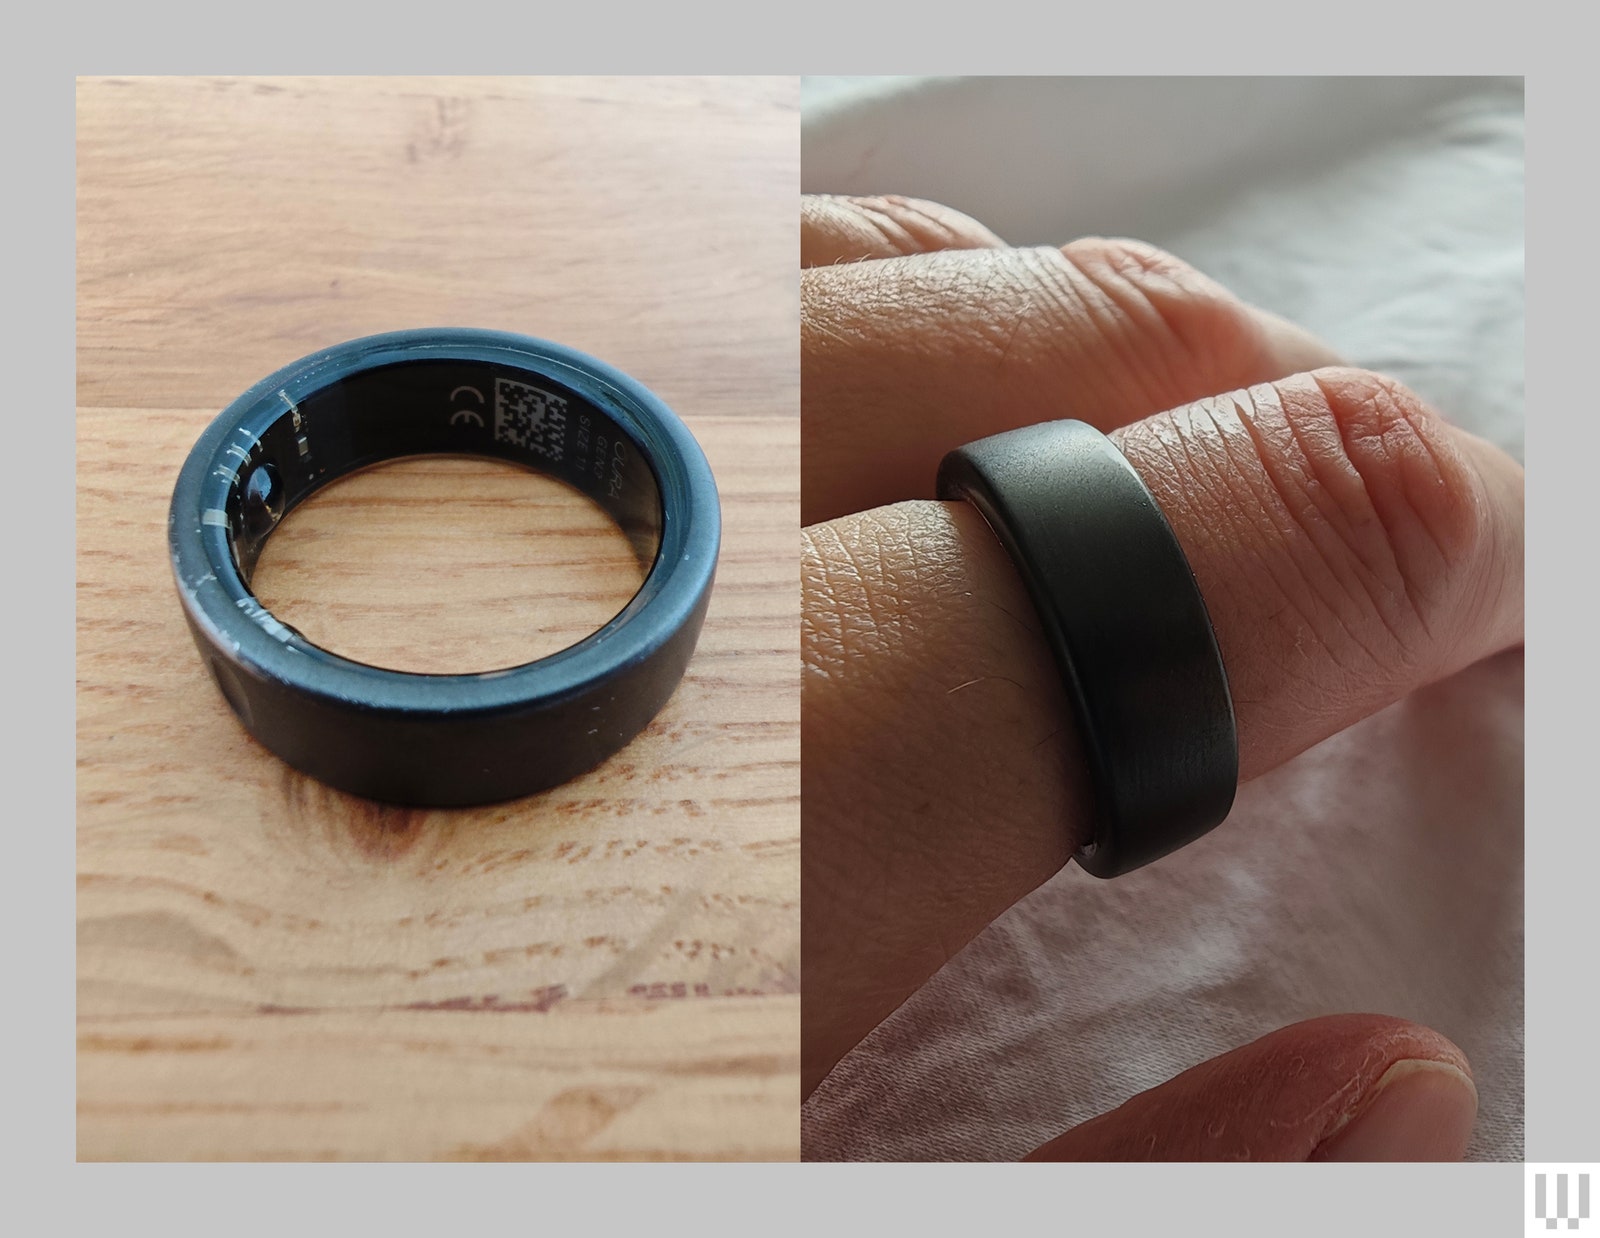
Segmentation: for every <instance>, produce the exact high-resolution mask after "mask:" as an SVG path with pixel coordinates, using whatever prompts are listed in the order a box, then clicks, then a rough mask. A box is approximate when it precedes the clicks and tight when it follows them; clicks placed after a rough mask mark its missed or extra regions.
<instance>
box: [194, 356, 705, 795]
mask: <svg viewBox="0 0 1600 1238" xmlns="http://www.w3.org/2000/svg"><path fill="white" fill-rule="evenodd" d="M440 453H448V454H467V455H487V456H493V457H497V458H500V459H507V460H512V461H516V462H519V463H522V464H525V465H528V466H529V467H532V468H536V469H539V470H540V471H543V472H546V473H549V474H550V475H552V476H555V477H558V478H561V479H562V480H565V481H567V482H569V483H571V484H573V485H575V486H577V487H578V488H579V489H581V490H583V491H584V492H585V493H587V494H588V495H589V496H590V497H591V498H593V499H594V500H595V501H596V502H597V503H599V504H600V505H601V506H602V507H603V508H605V509H606V510H607V512H608V513H609V514H610V515H611V516H612V518H613V519H615V520H616V521H617V522H618V524H619V525H620V526H621V527H622V529H623V531H624V532H625V533H626V534H627V535H628V537H629V540H630V541H631V542H632V544H633V546H634V550H635V553H636V554H637V555H638V557H639V559H640V563H641V565H642V566H643V568H644V569H645V572H646V575H645V580H644V583H643V585H641V586H640V589H639V591H638V593H637V594H635V595H634V597H633V598H632V600H630V601H629V603H628V605H627V606H626V607H624V608H623V610H622V611H621V612H619V613H618V614H617V615H616V616H615V617H614V618H612V619H611V620H610V621H609V622H608V623H606V624H605V626H604V627H602V628H601V629H600V630H599V631H598V632H595V633H594V634H593V635H591V636H589V637H587V638H586V639H584V640H582V641H580V642H578V643H577V644H576V645H573V646H571V647H570V648H567V649H563V650H561V651H560V652H558V653H555V654H552V655H550V656H549V657H546V658H540V659H539V660H537V661H534V662H530V663H526V664H524V665H522V666H515V667H508V668H504V669H500V670H492V671H488V672H486V673H482V674H468V675H423V674H407V673H402V672H398V671H391V670H384V669H380V668H378V667H373V666H367V665H365V664H363V663H360V662H355V661H352V660H350V659H348V658H342V657H340V656H338V655H337V654H334V653H331V652H329V651H328V650H326V649H322V648H320V647H318V646H317V645H314V644H312V643H311V642H310V641H308V640H306V639H305V638H304V637H303V636H301V635H300V634H299V633H298V632H296V631H294V630H293V629H292V628H290V627H288V626H287V625H285V624H283V623H282V622H280V621H279V620H277V619H276V618H274V617H273V616H272V614H271V613H270V612H268V611H267V610H265V609H264V608H263V607H262V606H261V604H260V603H259V602H258V601H257V600H256V598H255V596H254V595H253V594H252V593H251V592H250V586H249V580H250V575H251V573H252V572H253V570H254V567H255V563H256V559H257V557H258V556H259V554H260V552H261V548H262V546H263V544H264V543H265V541H266V539H267V537H268V536H269V535H270V534H271V532H272V530H273V528H275V527H276V526H277V524H278V522H279V521H280V520H281V519H282V518H283V517H284V516H285V515H286V514H287V513H288V512H289V511H290V510H292V509H293V507H294V506H295V504H296V503H298V502H300V501H302V500H303V499H305V498H306V497H307V496H309V495H310V494H312V493H314V492H315V491H316V490H318V489H319V488H320V487H321V486H323V485H325V484H327V483H328V482H330V481H332V480H333V479H334V478H336V477H338V476H341V475H343V474H345V473H349V472H351V471H353V470H355V469H358V468H362V467H365V466H367V465H370V464H375V463H378V462H381V461H383V460H387V459H391V458H395V457H398V456H405V455H416V454H440ZM720 536H721V514H720V508H719V506H718V501H717V490H716V484H715V482H714V481H713V480H712V476H711V470H710V468H709V466H708V465H707V463H706V459H705V456H704V454H703V453H702V452H701V450H700V448H699V445H698V444H697V443H696V442H695V440H694V438H693V437H692V436H691V435H690V433H689V431H688V430H687V429H686V428H685V427H684V425H683V423H682V422H680V421H679V420H678V418H677V417H676V416H674V415H673V413H672V412H671V411H670V410H669V409H668V408H667V407H666V405H664V404H663V403H662V402H661V401H660V400H659V399H657V398H656V397H655V396H654V395H652V394H651V393H650V392H649V391H647V390H646V389H645V388H644V387H642V386H640V385H639V384H638V383H637V382H635V381H633V380H632V379H630V378H628V377H627V376H626V375H625V374H623V373H621V372H620V371H618V370H616V369H613V368H612V367H610V366H608V365H605V364H603V363H602V362H599V361H596V360H595V359H594V358H592V357H588V356H585V355H584V354H582V353H579V352H576V351H574V350H572V349H569V348H564V347H562V346H560V345H558V344H552V343H549V342H547V341H543V340H536V339H531V338H528V337H525V336H519V335H509V334H505V333H502V332H494V331H477V330H466V329H444V330H433V331H399V332H393V333H390V334H386V335H377V336H371V337H368V338H366V339H360V340H353V341H351V342H349V343H347V344H342V345H340V346H339V347H337V348H333V349H330V350H328V351H326V352H321V353H316V354H313V355H312V356H309V357H305V358H303V359H302V360H300V361H297V362H295V363H294V364H293V365H290V366H287V367H285V368H284V369H282V370H279V371H278V372H277V373H275V374H273V375H271V376H270V377H268V378H266V379H263V380H262V381H261V382H260V383H257V384H256V385H255V386H254V387H252V388H251V389H250V390H249V391H247V392H245V394H244V395H242V396H240V397H239V398H238V399H237V400H235V401H234V402H233V404H231V405H229V407H228V408H227V409H226V410H225V411H224V412H223V413H222V415H221V416H220V417H218V418H217V419H216V420H215V421H214V422H213V423H212V424H211V426H210V427H209V428H208V429H207V430H206V431H205V433H204V434H203V435H201V437H200V440H199V442H197V443H196V444H195V447H194V450H193V451H192V453H191V454H190V456H189V459H188V461H187V462H186V463H185V465H184V466H183V470H182V472H181V473H180V474H179V477H178V482H177V485H176V487H175V489H174V491H173V496H172V507H171V511H170V514H169V519H168V539H169V545H170V549H171V553H172V565H173V571H174V574H175V576H176V578H177V584H178V595H179V597H180V599H181V600H182V603H183V609H184V613H185V615H186V616H187V618H188V621H189V627H190V630H191V632H192V633H193V635H194V640H195V644H196V645H197V646H198V648H199V650H200V655H201V658H202V659H203V660H204V662H205V664H206V666H207V668H208V669H209V670H210V672H211V674H212V676H213V677H214V679H215V680H216V682H217V685H218V687H219V688H220V689H221V690H222V694H223V696H224V697H225V698H226V699H227V701H228V703H229V704H230V705H231V706H232V708H233V711H234V713H235V714H237V715H238V717H239V720H240V721H241V722H242V723H243V724H244V726H245V728H246V729H247V730H248V731H249V732H250V733H251V734H252V735H254V736H255V737H256V738H257V739H258V740H260V741H261V743H263V744H264V745H266V747H267V748H269V749H271V750H272V751H273V752H275V753H277V754H278V755H279V756H280V757H282V758H283V759H284V760H285V761H287V762H288V763H289V764H290V765H293V766H294V767H295V768H297V769H299V770H302V771H304V772H305V773H307V774H310V775H311V776H312V777H314V778H317V779H319V780H321V781H323V782H325V783H328V784H329V785H331V786H335V787H339V788H341V789H342V790H346V791H350V792H354V793H355V794H358V795H363V796H367V797H370V798H372V799H377V800H385V801H389V802H392V803H401V804H414V805H430V806H451V805H466V804H481V803H491V802H495V801H499V800H505V799H511V798H514V797H517V796H521V795H527V794H530V793H532V792H535V791H539V790H543V789H546V788H548V787H552V786H555V785H557V784H559V783H562V782H565V781H567V780H569V779H571V778H573V777H575V776H576V775H578V774H580V773H582V772H584V771H585V770H588V769H590V768H592V767H593V766H595V765H597V764H599V763H600V762H601V761H603V760H604V759H605V758H606V757H608V756H610V755H611V754H612V753H614V752H616V751H617V750H618V749H620V748H622V747H623V745H625V744H626V743H627V742H628V741H629V740H630V739H632V738H633V737H634V736H635V735H636V734H637V733H638V732H639V731H640V730H641V729H642V728H643V727H644V726H645V725H646V724H647V723H648V722H649V721H650V720H651V719H652V718H653V717H654V716H655V715H656V714H657V712H659V710H660V709H661V707H662V706H663V705H664V704H665V703H666V701H667V699H668V697H670V696H671V695H672V692H673V690H674V689H675V688H676V686H677V684H678V682H679V680H680V679H681V678H682V676H683V672H684V669H685V667H686V666H687V665H688V662H689V658H690V655H691V654H692V653H693V652H694V646H695V642H696V639H697V638H698V636H699V632H700V626H701V622H702V620H703V619H704V617H705V609H706V602H707V599H708V597H709V595H710V590H711V583H712V578H713V575H714V573H715V570H716V561H717V551H718V545H719V540H720ZM218 773H219V776H224V777H225V776H226V771H218Z"/></svg>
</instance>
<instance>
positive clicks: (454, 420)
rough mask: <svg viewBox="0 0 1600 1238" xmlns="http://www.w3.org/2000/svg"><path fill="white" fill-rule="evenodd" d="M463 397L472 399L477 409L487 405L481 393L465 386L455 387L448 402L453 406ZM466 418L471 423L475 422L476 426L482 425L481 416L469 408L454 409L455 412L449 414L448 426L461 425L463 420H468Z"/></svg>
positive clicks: (474, 388)
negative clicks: (470, 420)
mask: <svg viewBox="0 0 1600 1238" xmlns="http://www.w3.org/2000/svg"><path fill="white" fill-rule="evenodd" d="M464 395H469V396H471V397H472V398H473V399H475V400H477V401H478V407H479V408H482V407H484V405H486V404H487V403H488V401H487V400H485V399H484V398H483V392H481V391H479V390H478V389H477V388H476V387H466V386H462V387H457V388H456V389H455V390H454V391H452V392H451V393H450V402H451V403H452V404H454V403H455V402H456V400H457V399H458V398H460V397H461V396H464ZM468 417H470V418H471V419H472V420H473V421H475V422H477V424H478V425H480V426H481V425H482V424H483V417H482V415H481V414H479V413H476V412H474V411H473V410H472V409H470V408H458V409H456V410H455V412H453V413H451V414H450V424H451V425H459V424H461V422H462V420H463V419H464V418H468Z"/></svg>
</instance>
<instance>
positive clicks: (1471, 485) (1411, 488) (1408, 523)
mask: <svg viewBox="0 0 1600 1238" xmlns="http://www.w3.org/2000/svg"><path fill="white" fill-rule="evenodd" d="M1310 378H1311V381H1312V382H1313V383H1314V384H1315V386H1316V388H1317V390H1318V391H1319V392H1320V393H1321V395H1322V397H1323V400H1324V401H1325V403H1326V407H1327V410H1328V416H1329V417H1330V418H1331V420H1332V423H1333V425H1334V427H1335V428H1336V430H1337V435H1338V437H1337V442H1336V450H1337V456H1336V460H1337V461H1338V462H1340V463H1342V464H1344V465H1345V466H1346V467H1348V469H1349V470H1350V471H1351V472H1353V473H1354V474H1355V476H1356V477H1357V478H1359V480H1360V482H1361V486H1362V490H1363V491H1364V494H1365V498H1366V500H1367V503H1368V504H1370V507H1371V512H1372V516H1373V517H1374V518H1375V519H1376V520H1378V521H1379V522H1380V523H1381V524H1382V525H1383V526H1384V529H1385V531H1386V532H1387V533H1389V535H1390V536H1389V540H1390V542H1391V544H1392V545H1393V547H1394V549H1395V551H1396V554H1397V555H1398V556H1400V564H1399V565H1400V566H1401V567H1418V568H1422V567H1427V566H1429V565H1433V566H1436V567H1439V568H1443V569H1447V570H1449V569H1454V568H1455V567H1457V566H1458V565H1460V564H1462V563H1464V562H1467V561H1470V560H1471V559H1473V557H1474V556H1475V554H1476V552H1477V550H1478V548H1479V547H1480V545H1481V544H1482V541H1483V539H1484V537H1485V535H1486V533H1487V532H1488V521H1487V505H1486V503H1485V501H1484V497H1483V494H1482V487H1481V484H1480V482H1479V479H1478V475H1477V472H1476V470H1474V469H1473V467H1472V465H1471V464H1470V463H1469V462H1468V461H1467V459H1466V457H1465V456H1463V455H1462V453H1461V451H1460V449H1459V448H1458V447H1457V446H1456V444H1455V442H1454V441H1453V436H1452V433H1451V431H1450V429H1449V427H1448V426H1447V425H1446V423H1445V421H1444V419H1443V418H1442V417H1440V416H1439V414H1438V413H1436V412H1434V411H1433V409H1431V408H1430V407H1428V405H1427V404H1426V403H1425V402H1424V401H1423V400H1422V399H1421V398H1419V397H1418V396H1417V395H1416V394H1415V393H1414V392H1412V391H1411V390H1410V389H1408V388H1407V387H1405V386H1404V385H1403V384H1401V383H1399V382H1397V381H1396V380H1394V379H1392V378H1388V377H1386V376H1385V375H1382V374H1374V373H1371V372H1370V371H1366V370H1351V369H1325V370H1316V371H1313V372H1312V374H1311V375H1310ZM1413 552H1418V553H1413ZM1413 559H1415V560H1417V562H1412V560H1413ZM1415 574H1417V575H1419V576H1424V575H1427V574H1428V573H1425V572H1418V573H1415Z"/></svg>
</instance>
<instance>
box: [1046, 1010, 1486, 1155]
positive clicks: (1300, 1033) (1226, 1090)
mask: <svg viewBox="0 0 1600 1238" xmlns="http://www.w3.org/2000/svg"><path fill="white" fill-rule="evenodd" d="M1477 1112H1478V1093H1477V1089H1476V1088H1475V1087H1474V1086H1473V1083H1472V1073H1471V1069H1470V1067H1469V1066H1468V1065H1467V1059H1466V1056H1465V1055H1464V1054H1463V1053H1462V1052H1461V1050H1459V1049H1458V1048H1456V1047H1455V1045H1453V1044H1451V1043H1450V1042H1449V1041H1448V1040H1446V1039H1445V1038H1444V1037H1443V1036H1441V1035H1439V1034H1438V1033H1437V1032H1434V1031H1430V1030H1429V1029H1427V1028H1425V1027H1419V1026H1418V1025H1416V1024H1415V1023H1407V1022H1405V1021H1403V1020H1401V1019H1393V1018H1388V1017H1386V1016H1383V1015H1335V1016H1332V1017H1330V1018H1323V1019H1312V1020H1310V1021H1309V1022H1306V1023H1296V1024H1294V1025H1293V1026H1292V1027H1285V1028H1281V1029H1279V1030H1278V1031H1276V1032H1272V1033H1271V1034H1269V1035H1266V1036H1263V1037H1262V1038H1261V1039H1260V1040H1257V1041H1255V1042H1253V1043H1252V1044H1248V1045H1245V1046H1243V1047H1242V1048H1238V1049H1235V1050H1233V1051H1232V1052H1231V1053H1225V1054H1223V1055H1222V1056H1221V1057H1218V1058H1213V1059H1212V1060H1211V1061H1209V1062H1202V1063H1201V1064H1200V1065H1199V1066H1195V1067H1193V1068H1192V1069H1189V1070H1186V1071H1184V1072H1183V1073H1182V1074H1181V1075H1179V1076H1177V1077H1176V1078H1174V1079H1170V1080H1168V1081H1167V1082H1166V1083H1163V1084H1161V1085H1160V1086H1159V1087H1155V1088H1151V1089H1150V1090H1149V1091H1147V1092H1141V1093H1139V1095H1137V1096H1135V1097H1134V1098H1133V1099H1132V1100H1129V1101H1127V1102H1126V1103H1125V1104H1123V1105H1122V1106H1120V1107H1119V1108H1117V1109H1113V1110H1112V1111H1111V1112H1110V1113H1107V1114H1102V1115H1101V1116H1100V1117H1098V1118H1094V1119H1093V1120H1091V1121H1088V1122H1085V1123H1083V1124H1082V1125H1081V1126H1076V1127H1074V1128H1073V1129H1071V1130H1069V1131H1067V1132H1066V1133H1065V1134H1064V1135H1059V1136H1057V1137H1056V1138H1055V1139H1052V1140H1051V1141H1050V1142H1049V1143H1047V1144H1045V1145H1044V1146H1043V1147H1041V1148H1039V1149H1038V1150H1036V1151H1035V1152H1033V1153H1032V1154H1031V1155H1029V1156H1028V1157H1027V1158H1026V1159H1027V1160H1030V1161H1306V1160H1315V1161H1458V1160H1460V1159H1461V1157H1462V1155H1463V1154H1464V1153H1465V1152H1466V1150H1467V1141H1468V1140H1469V1139H1470V1138H1471V1135H1472V1124H1473V1121H1474V1119H1475V1118H1476V1116H1477Z"/></svg>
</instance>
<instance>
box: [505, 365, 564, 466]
mask: <svg viewBox="0 0 1600 1238" xmlns="http://www.w3.org/2000/svg"><path fill="white" fill-rule="evenodd" d="M566 427H567V402H566V401H565V400H563V399H562V398H561V397H560V396H558V395H551V394H550V393H549V392H548V391H540V390H539V389H538V388H537V387H530V386H528V384H527V383H519V382H513V381H512V380H511V379H509V378H497V379H495V380H494V437H495V441H496V442H500V443H511V444H512V445H514V446H517V447H521V448H524V449H525V450H527V451H532V452H535V453H537V454H538V455H541V456H543V457H544V458H545V459H546V460H550V461H558V460H560V459H561V457H562V455H563V454H564V444H565V442H566Z"/></svg>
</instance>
